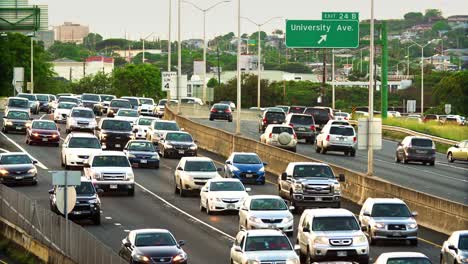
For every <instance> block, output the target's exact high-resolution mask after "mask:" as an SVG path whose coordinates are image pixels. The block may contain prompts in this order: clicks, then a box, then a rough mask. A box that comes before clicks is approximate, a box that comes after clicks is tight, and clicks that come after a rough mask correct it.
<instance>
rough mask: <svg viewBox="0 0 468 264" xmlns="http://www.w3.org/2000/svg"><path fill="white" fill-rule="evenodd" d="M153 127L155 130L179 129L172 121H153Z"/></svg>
mask: <svg viewBox="0 0 468 264" xmlns="http://www.w3.org/2000/svg"><path fill="white" fill-rule="evenodd" d="M154 129H156V130H167V131H179V130H180V129H179V127H178V126H177V124H176V123H174V122H154Z"/></svg>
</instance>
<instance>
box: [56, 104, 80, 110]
mask: <svg viewBox="0 0 468 264" xmlns="http://www.w3.org/2000/svg"><path fill="white" fill-rule="evenodd" d="M75 106H76V104H75V103H67V102H61V103H59V104H58V106H57V108H58V109H72V108H73V107H75Z"/></svg>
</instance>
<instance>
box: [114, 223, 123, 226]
mask: <svg viewBox="0 0 468 264" xmlns="http://www.w3.org/2000/svg"><path fill="white" fill-rule="evenodd" d="M114 225H116V226H121V225H122V224H121V223H114Z"/></svg>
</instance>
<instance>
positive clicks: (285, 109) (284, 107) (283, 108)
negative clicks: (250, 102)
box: [276, 106, 289, 113]
mask: <svg viewBox="0 0 468 264" xmlns="http://www.w3.org/2000/svg"><path fill="white" fill-rule="evenodd" d="M276 107H278V108H281V109H282V110H283V112H285V113H287V112H288V110H289V106H276Z"/></svg>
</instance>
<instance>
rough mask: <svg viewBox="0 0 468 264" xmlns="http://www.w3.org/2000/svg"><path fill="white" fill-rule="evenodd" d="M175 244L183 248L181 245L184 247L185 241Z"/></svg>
mask: <svg viewBox="0 0 468 264" xmlns="http://www.w3.org/2000/svg"><path fill="white" fill-rule="evenodd" d="M177 244H178V245H179V246H183V245H185V241H184V240H179V242H177Z"/></svg>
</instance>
